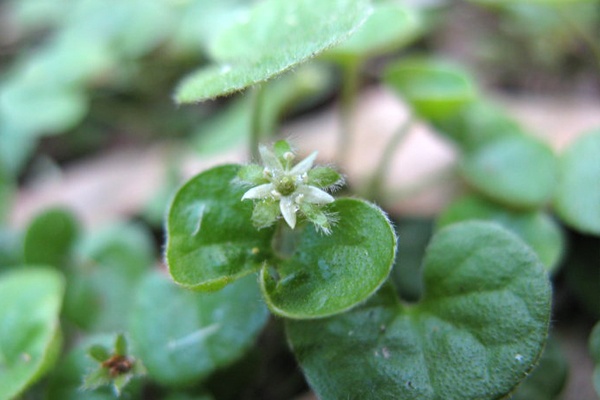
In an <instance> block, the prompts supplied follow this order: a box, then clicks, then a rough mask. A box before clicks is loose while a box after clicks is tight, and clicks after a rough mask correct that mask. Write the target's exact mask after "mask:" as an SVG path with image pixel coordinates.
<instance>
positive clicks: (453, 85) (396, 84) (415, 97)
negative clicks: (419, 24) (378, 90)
mask: <svg viewBox="0 0 600 400" xmlns="http://www.w3.org/2000/svg"><path fill="white" fill-rule="evenodd" d="M384 83H385V84H386V85H388V86H389V87H390V88H391V89H392V90H394V91H395V92H396V93H398V94H399V95H400V96H402V98H403V99H404V100H406V101H407V102H408V103H409V104H410V105H411V106H412V108H413V110H414V111H415V112H416V113H417V114H419V115H420V116H421V117H423V118H426V119H433V120H436V119H440V118H447V117H448V116H450V115H452V114H453V113H456V112H458V111H459V110H460V109H461V108H462V107H463V106H465V105H466V104H468V103H469V102H471V101H473V100H474V99H475V95H476V86H475V84H474V83H473V81H472V80H471V78H470V77H469V76H468V75H467V74H466V72H465V71H463V70H462V69H460V68H458V67H457V66H454V65H452V64H450V63H448V62H443V61H439V60H432V59H425V58H423V59H421V58H411V59H402V60H399V61H397V62H395V63H390V64H389V65H388V66H387V68H386V70H385V73H384Z"/></svg>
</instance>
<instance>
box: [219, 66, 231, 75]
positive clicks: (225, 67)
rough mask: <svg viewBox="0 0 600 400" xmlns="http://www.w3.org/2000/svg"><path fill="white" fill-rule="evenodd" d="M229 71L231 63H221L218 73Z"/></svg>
mask: <svg viewBox="0 0 600 400" xmlns="http://www.w3.org/2000/svg"><path fill="white" fill-rule="evenodd" d="M229 71H231V65H229V64H223V65H221V69H220V70H219V73H220V74H226V73H228V72H229Z"/></svg>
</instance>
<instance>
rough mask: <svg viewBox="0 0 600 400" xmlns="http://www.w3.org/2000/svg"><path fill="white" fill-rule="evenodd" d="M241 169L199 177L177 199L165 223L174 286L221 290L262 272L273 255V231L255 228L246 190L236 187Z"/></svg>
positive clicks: (223, 169) (223, 168)
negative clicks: (235, 281)
mask: <svg viewBox="0 0 600 400" xmlns="http://www.w3.org/2000/svg"><path fill="white" fill-rule="evenodd" d="M239 169H240V167H239V166H237V165H225V166H221V167H216V168H213V169H210V170H208V171H205V172H203V173H201V174H199V175H196V176H195V177H194V178H192V179H191V180H190V181H188V182H187V183H186V184H185V185H184V186H183V187H182V188H181V189H179V191H178V192H177V194H176V195H175V199H174V200H173V203H172V204H171V208H170V209H169V216H168V220H167V234H168V240H167V252H166V259H167V263H168V265H169V272H170V273H171V276H172V277H173V279H174V280H175V282H176V283H178V284H180V285H183V286H186V287H189V288H193V289H202V290H216V289H220V288H222V287H223V286H225V285H226V284H228V283H229V282H231V281H233V280H235V279H238V278H240V277H243V276H245V275H248V274H251V273H252V272H255V271H258V269H259V268H260V266H261V265H262V261H263V260H264V259H265V257H267V256H268V255H269V254H270V252H271V238H272V236H273V230H272V229H261V230H257V229H256V228H255V227H254V226H253V225H252V220H251V218H252V209H253V204H252V202H248V201H246V202H243V201H242V196H243V194H244V192H245V191H246V190H247V187H244V186H242V185H240V184H239V183H236V182H235V180H236V178H237V173H238V171H239Z"/></svg>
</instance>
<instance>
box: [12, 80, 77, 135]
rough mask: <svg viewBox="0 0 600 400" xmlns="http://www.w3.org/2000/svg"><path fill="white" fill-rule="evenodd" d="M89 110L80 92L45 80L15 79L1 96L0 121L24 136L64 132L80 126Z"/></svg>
mask: <svg viewBox="0 0 600 400" xmlns="http://www.w3.org/2000/svg"><path fill="white" fill-rule="evenodd" d="M48 78H49V79H51V77H48ZM87 109H88V104H87V99H86V96H85V95H84V94H83V93H82V92H81V91H79V90H75V89H72V88H69V87H62V86H60V85H55V84H54V83H52V82H51V81H48V80H47V79H46V77H32V78H29V77H26V78H22V79H15V80H13V81H10V82H9V83H7V84H6V85H3V87H2V92H1V94H0V120H5V122H6V123H7V124H8V125H10V126H13V127H15V129H17V131H18V132H19V133H20V134H21V135H28V136H30V135H33V136H38V135H43V134H54V133H61V132H63V131H65V130H67V129H70V128H72V127H73V126H75V125H76V124H77V123H79V121H81V119H82V118H83V117H84V116H85V114H86V112H87Z"/></svg>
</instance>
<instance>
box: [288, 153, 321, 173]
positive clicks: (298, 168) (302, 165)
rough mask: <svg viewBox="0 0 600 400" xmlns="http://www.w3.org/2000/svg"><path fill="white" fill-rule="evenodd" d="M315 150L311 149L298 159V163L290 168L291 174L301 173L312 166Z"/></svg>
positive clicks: (315, 155) (315, 154) (315, 156)
mask: <svg viewBox="0 0 600 400" xmlns="http://www.w3.org/2000/svg"><path fill="white" fill-rule="evenodd" d="M317 153H318V152H317V151H313V152H312V153H311V154H310V155H309V156H308V157H306V158H305V159H304V160H302V161H300V162H299V163H298V164H296V165H295V166H294V168H292V169H291V171H290V173H291V174H293V175H302V174H305V173H307V172H308V170H309V169H311V168H312V166H313V163H314V162H315V159H316V158H317Z"/></svg>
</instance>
